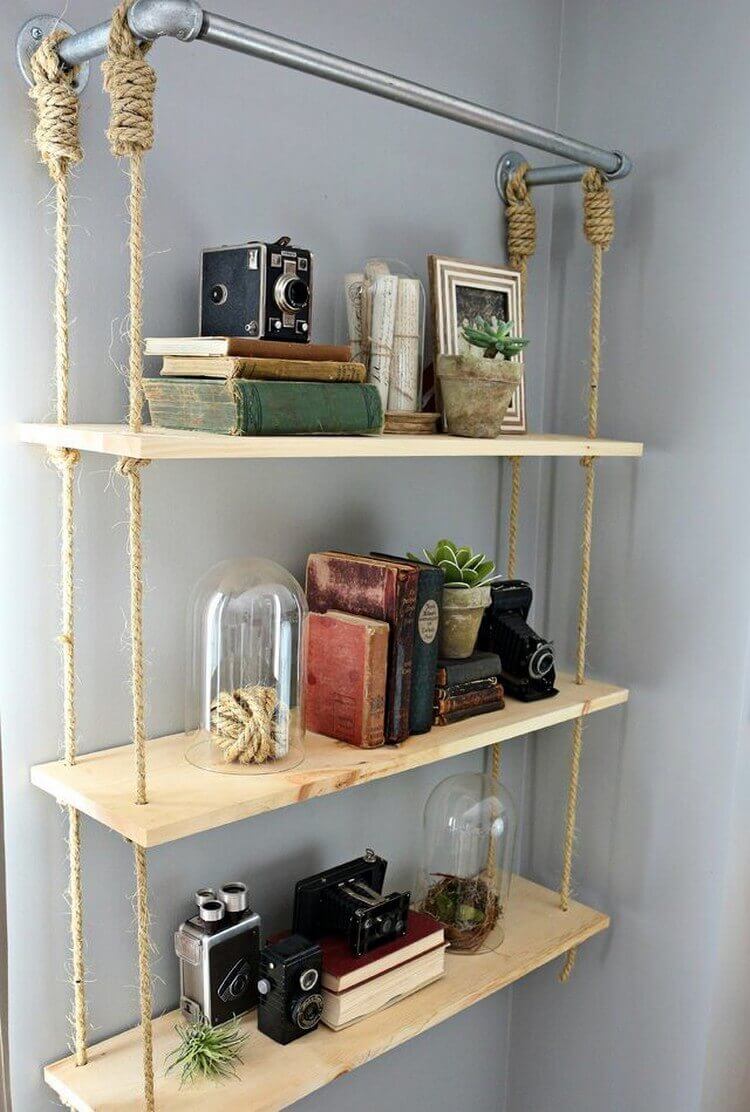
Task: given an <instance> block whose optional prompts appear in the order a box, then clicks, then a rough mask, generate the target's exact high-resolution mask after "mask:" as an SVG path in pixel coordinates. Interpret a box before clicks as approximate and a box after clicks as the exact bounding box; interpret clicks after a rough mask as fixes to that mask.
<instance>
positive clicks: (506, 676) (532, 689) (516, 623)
mask: <svg viewBox="0 0 750 1112" xmlns="http://www.w3.org/2000/svg"><path fill="white" fill-rule="evenodd" d="M531 599H532V594H531V587H530V586H529V584H528V583H526V582H525V581H524V580H523V579H506V580H504V581H503V582H502V583H498V584H496V585H495V586H494V587H493V588H492V602H491V603H490V606H489V608H488V609H487V610H486V611H485V615H484V618H483V619H482V626H481V629H480V631H479V641H478V647H479V648H480V649H485V650H487V651H489V652H493V653H497V654H498V656H499V657H500V661H501V664H502V674H501V679H502V682H503V686H504V687H505V690H506V692H507V693H508V695H513V696H514V697H515V698H516V699H520V700H521V701H522V702H524V703H531V702H534V700H536V699H549V698H550V696H552V695H557V689H556V687H555V658H554V655H553V653H552V643H551V642H550V641H547V640H546V639H545V638H544V637H540V636H539V634H538V633H535V632H534V630H533V629H532V628H531V626H530V625H529V624H528V623H527V621H526V619H527V618H528V616H529V611H530V610H531Z"/></svg>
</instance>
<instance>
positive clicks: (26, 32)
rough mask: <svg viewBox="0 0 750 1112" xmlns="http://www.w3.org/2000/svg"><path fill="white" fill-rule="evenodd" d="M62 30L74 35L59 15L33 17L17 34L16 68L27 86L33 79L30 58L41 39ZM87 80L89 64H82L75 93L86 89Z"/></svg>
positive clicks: (77, 75) (74, 83)
mask: <svg viewBox="0 0 750 1112" xmlns="http://www.w3.org/2000/svg"><path fill="white" fill-rule="evenodd" d="M58 30H63V31H67V32H68V33H69V34H71V35H74V34H75V29H74V28H73V27H71V26H70V25H69V24H68V23H66V22H65V20H63V19H60V17H59V15H35V16H34V17H33V19H28V20H27V21H26V22H25V23H24V25H23V27H22V28H21V30H20V31H19V32H18V38H17V39H16V60H17V62H18V68H19V69H20V71H21V73H22V74H23V77H24V80H25V82H26V84H27V85H33V83H34V78H33V77H32V74H31V56H32V54H35V53H36V51H37V49H38V48H39V44H40V43H41V41H42V39H45V38H46V37H47V35H50V34H51V33H52V32H53V31H58ZM88 79H89V63H88V62H83V63H82V64H81V65H80V66H79V67H78V73H77V74H76V77H75V81H74V82H73V88H74V89H75V91H76V92H77V93H82V92H83V90H84V89H85V88H86V83H87V82H88Z"/></svg>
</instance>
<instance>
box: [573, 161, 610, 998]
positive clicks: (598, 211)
mask: <svg viewBox="0 0 750 1112" xmlns="http://www.w3.org/2000/svg"><path fill="white" fill-rule="evenodd" d="M582 186H583V232H584V235H585V236H586V239H587V240H588V241H589V243H590V244H591V247H592V277H591V330H590V331H591V357H590V364H589V390H588V436H589V437H590V438H591V439H594V438H595V437H596V434H597V432H598V427H599V378H600V373H601V322H602V262H603V256H604V252H605V251H606V250H608V249H609V246H610V244H611V243H612V239H613V237H614V234H615V213H614V203H613V198H612V194H611V192H610V189H609V187H608V185H607V183H606V180H605V178H604V177H603V176H602V174H601V173H600V172H599V171H598V170H594V169H589V170H587V171H586V173H585V174H584V176H583V181H582ZM595 462H596V461H595V459H594V458H593V457H591V456H588V457H586V458H585V459H582V460H581V465H582V466H583V468H584V470H585V493H584V504H583V526H582V534H581V586H580V596H579V602H578V648H577V654H576V683H583V681H584V679H585V677H586V639H587V634H588V610H589V579H590V574H591V537H592V530H593V518H594V487H595V474H596V472H595ZM582 747H583V718H577V719H576V721H575V723H574V725H573V739H572V743H571V750H570V778H569V784H568V801H567V807H566V812H565V832H564V838H563V862H562V875H561V879H560V907H561V909H562V910H563V911H567V910H568V908H569V906H570V885H571V877H572V872H573V848H574V844H575V829H576V814H577V810H578V787H579V781H580V771H581V750H582ZM576 954H577V949H576V948H573V949H572V950H569V951H568V953H567V954H566V957H565V962H564V964H563V967H562V969H561V971H560V974H559V979H560V981H562V982H563V983H565V982H566V981H567V980H568V979H569V977H570V975H571V973H572V972H573V969H574V967H575V962H576Z"/></svg>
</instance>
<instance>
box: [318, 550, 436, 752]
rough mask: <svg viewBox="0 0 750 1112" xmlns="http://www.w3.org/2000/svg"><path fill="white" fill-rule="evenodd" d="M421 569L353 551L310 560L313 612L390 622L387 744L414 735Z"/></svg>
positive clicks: (334, 553) (321, 553) (386, 721)
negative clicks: (414, 659) (411, 715)
mask: <svg viewBox="0 0 750 1112" xmlns="http://www.w3.org/2000/svg"><path fill="white" fill-rule="evenodd" d="M418 583H419V569H418V568H417V567H415V566H414V565H409V564H398V563H395V562H393V561H389V562H386V561H384V560H377V559H375V558H374V557H371V556H356V555H354V554H353V553H348V552H314V553H312V555H311V556H309V557H308V560H307V578H306V588H305V589H306V591H307V602H308V605H309V607H310V610H311V611H313V612H316V613H319V614H321V613H325V612H326V610H343V611H344V612H345V613H347V614H361V615H362V617H365V618H377V619H378V620H379V621H382V622H388V625H389V626H390V640H389V645H388V684H387V688H386V698H385V740H386V741H388V742H391V743H395V742H399V741H404V740H405V739H406V738H407V737H408V736H409V704H410V699H411V672H412V651H413V647H414V620H415V614H416V606H417V586H418Z"/></svg>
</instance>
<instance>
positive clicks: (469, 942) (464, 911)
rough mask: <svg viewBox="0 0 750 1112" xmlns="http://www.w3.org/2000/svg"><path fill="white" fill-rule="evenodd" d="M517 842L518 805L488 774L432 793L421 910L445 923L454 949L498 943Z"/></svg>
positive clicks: (456, 780) (447, 783) (465, 776)
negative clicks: (516, 806) (516, 805)
mask: <svg viewBox="0 0 750 1112" xmlns="http://www.w3.org/2000/svg"><path fill="white" fill-rule="evenodd" d="M515 838H516V811H515V806H514V804H513V800H512V799H511V797H510V794H509V793H508V792H507V791H506V789H505V788H504V787H503V786H502V784H499V783H498V782H497V781H496V780H494V779H493V778H492V777H491V776H487V775H483V774H482V773H481V772H477V773H461V774H459V775H458V776H449V777H448V778H447V779H446V780H442V781H441V782H440V783H439V784H438V785H437V787H436V788H434V789H433V791H432V793H431V794H430V796H429V798H428V800H427V803H426V804H425V810H424V845H423V851H422V853H423V856H422V867H421V869H420V872H419V875H418V877H417V882H416V885H415V897H416V907H417V908H418V909H419V910H420V911H425V912H427V913H429V914H430V915H434V916H435V918H436V919H438V920H439V921H440V922H441V923H442V925H443V927H444V929H445V941H446V942H447V943H449V946H450V949H451V950H452V951H455V952H457V953H481V952H485V951H488V950H496V949H497V948H498V947H499V946H500V945H501V943H502V941H503V937H504V929H503V915H504V912H505V909H506V907H507V905H508V896H509V893H510V879H511V868H512V863H513V850H514V846H515Z"/></svg>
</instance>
